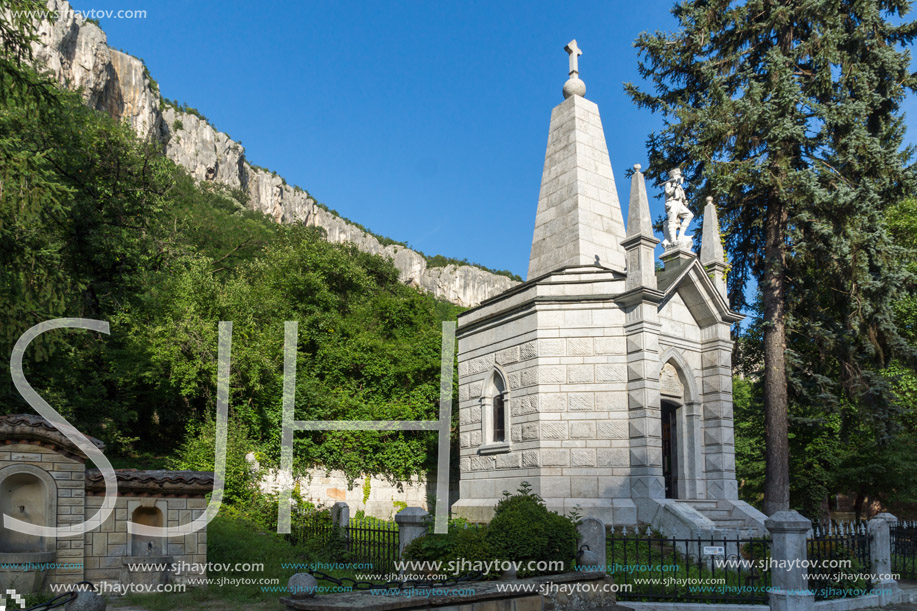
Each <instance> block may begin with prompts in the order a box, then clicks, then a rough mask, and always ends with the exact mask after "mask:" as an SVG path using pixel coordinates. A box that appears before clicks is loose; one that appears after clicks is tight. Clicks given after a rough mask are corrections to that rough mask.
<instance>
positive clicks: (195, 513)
mask: <svg viewBox="0 0 917 611" xmlns="http://www.w3.org/2000/svg"><path fill="white" fill-rule="evenodd" d="M90 440H91V441H92V443H94V444H95V445H96V447H98V448H99V449H103V448H104V444H103V443H102V442H101V441H99V440H97V439H92V438H90ZM116 474H117V482H118V499H117V502H116V504H115V510H114V512H113V513H112V514H111V517H110V518H109V519H108V520H106V521H104V522H103V523H102V524H101V526H99V527H97V528H95V529H94V530H92V531H90V532H87V533H85V534H83V535H78V536H75V537H70V538H59V539H57V540H53V539H51V538H47V537H36V536H33V535H27V534H23V533H19V532H16V531H13V530H9V529H6V528H4V527H3V526H2V524H0V564H17V565H25V567H26V569H27V570H23V568H22V566H19V567H17V568H12V569H0V589H3V590H4V591H5V590H6V589H7V588H14V589H16V590H17V592H19V593H25V592H33V591H38V590H41V589H42V588H44V587H47V586H48V585H49V584H52V583H57V584H69V583H76V582H79V581H82V580H88V581H92V582H94V583H98V582H100V581H110V582H119V583H166V582H171V581H173V580H180V579H183V578H184V577H180V578H174V579H173V577H174V576H173V575H172V574H171V572H170V571H168V570H165V571H157V572H150V571H145V572H135V571H131V570H130V568H129V566H128V564H129V563H133V562H144V563H151V564H152V563H160V564H171V563H181V562H185V563H188V564H189V565H190V564H192V563H198V564H206V562H207V533H206V531H205V530H202V531H199V532H197V533H194V534H191V535H186V536H184V537H174V538H169V539H161V538H151V537H142V536H138V535H131V534H129V533H128V530H127V527H128V522H135V523H139V524H145V525H148V526H178V525H179V524H184V523H187V522H190V521H191V520H193V519H195V518H197V517H199V516H200V515H201V514H202V513H203V512H204V510H205V508H206V506H207V501H206V499H205V495H206V494H208V493H209V492H211V491H212V489H213V473H209V472H194V471H135V470H126V469H120V470H117V471H116ZM104 496H105V482H104V480H103V478H102V474H101V472H100V471H98V470H97V469H87V468H86V457H85V456H83V455H82V453H81V451H80V450H79V449H78V448H77V447H76V446H75V445H74V444H73V443H72V442H71V441H70V440H69V439H67V438H66V437H65V436H64V435H63V434H62V433H61V432H60V431H58V430H57V429H56V428H54V426H52V425H51V424H50V423H49V422H48V421H47V420H45V419H44V418H41V417H39V416H32V415H6V416H0V511H2V513H3V514H5V515H9V516H12V517H14V518H16V519H19V520H21V521H24V522H29V523H31V524H38V525H42V526H51V527H54V526H67V525H70V524H75V523H79V522H83V521H85V520H86V519H87V518H91V517H92V516H93V515H95V513H96V511H98V509H99V508H100V507H101V506H102V501H103V499H104ZM49 563H50V564H53V565H54V566H55V568H51V569H47V568H42V567H47V566H48V565H49ZM199 576H200V574H197V575H192V577H199Z"/></svg>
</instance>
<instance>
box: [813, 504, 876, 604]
mask: <svg viewBox="0 0 917 611" xmlns="http://www.w3.org/2000/svg"><path fill="white" fill-rule="evenodd" d="M806 548H807V549H806V553H807V557H808V561H809V567H808V568H807V569H806V570H805V572H806V573H808V575H809V589H810V590H814V591H815V599H816V600H825V599H829V598H844V597H846V596H847V593H849V592H852V591H863V590H868V589H869V588H870V587H871V585H872V584H871V583H870V582H869V581H868V580H866V579H863V578H862V575H867V574H869V572H870V569H869V566H870V565H869V535H868V532H867V529H866V523H865V522H828V523H826V524H820V525H817V526H816V527H815V528H814V530H813V533H812V536H811V537H809V539H808V541H807V542H806ZM857 576H860V577H859V578H855V577H857Z"/></svg>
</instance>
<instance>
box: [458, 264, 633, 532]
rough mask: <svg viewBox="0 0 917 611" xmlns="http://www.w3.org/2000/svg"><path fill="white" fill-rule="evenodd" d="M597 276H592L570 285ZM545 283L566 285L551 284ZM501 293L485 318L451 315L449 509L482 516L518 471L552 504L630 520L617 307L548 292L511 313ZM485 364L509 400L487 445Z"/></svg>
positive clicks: (623, 359) (517, 478)
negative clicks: (454, 493) (552, 298)
mask: <svg viewBox="0 0 917 611" xmlns="http://www.w3.org/2000/svg"><path fill="white" fill-rule="evenodd" d="M608 276H609V277H611V274H610V273H608ZM566 280H567V281H568V282H571V283H573V285H574V286H577V285H576V282H577V281H579V280H582V278H581V277H580V276H578V275H576V274H571V275H570V276H568V278H566ZM617 284H623V283H617ZM599 286H600V285H599V284H597V283H596V282H595V280H594V279H592V282H590V283H589V284H588V285H587V284H580V285H578V287H577V288H579V289H580V290H589V289H591V290H600V289H599ZM587 287H588V288H587ZM604 288H606V289H607V286H606V287H604ZM533 290H534V289H533ZM549 290H550V291H554V292H560V291H564V292H571V293H572V292H573V291H574V290H576V289H571V288H570V287H569V286H567V285H560V284H558V285H557V286H555V287H553V288H551V289H549ZM509 301H510V303H507V304H497V303H495V304H493V305H492V306H491V307H492V308H493V310H494V313H493V315H492V316H493V323H491V324H487V325H484V324H481V325H478V326H472V325H470V324H469V323H465V322H464V321H460V327H459V334H458V335H459V352H458V362H459V424H460V448H461V449H460V452H461V473H462V481H461V483H460V498H461V501H460V502H459V503H458V504H457V505H456V506H455V507H454V511H455V512H456V513H459V514H460V515H465V516H467V517H469V518H470V519H481V520H486V519H489V517H490V515H491V513H492V506H493V504H494V503H495V502H496V501H497V500H499V498H500V497H501V496H502V493H503V491H504V490H507V491H511V492H513V491H515V490H516V489H517V488H518V487H519V485H520V484H521V483H522V482H523V481H527V482H529V483H530V484H531V485H532V487H533V489H534V491H535V492H536V493H537V494H539V495H541V496H542V498H544V499H545V501H546V503H547V505H548V506H549V507H550V508H551V509H552V510H555V511H558V512H564V513H569V512H570V511H571V510H573V509H574V508H576V507H579V508H580V509H582V510H584V511H586V512H587V513H588V514H590V515H596V516H598V517H601V518H603V519H606V520H607V521H609V522H612V521H615V520H617V521H618V522H619V523H633V522H634V521H635V520H636V513H635V508H634V505H633V503H629V502H627V501H626V499H628V498H629V497H630V479H629V475H630V458H629V454H628V452H629V448H630V439H629V438H630V431H629V428H628V404H627V355H626V341H625V336H624V318H625V314H624V311H623V310H622V309H621V308H620V306H618V305H617V304H616V303H615V302H614V301H613V300H609V299H604V300H589V299H584V300H583V301H582V302H574V301H570V300H562V299H558V300H557V301H556V302H553V303H552V302H546V303H539V304H537V305H533V306H532V307H530V308H528V309H526V310H525V313H524V314H520V313H519V312H518V311H515V308H514V307H513V306H514V304H513V303H512V302H511V300H509ZM500 306H502V307H500ZM488 309H490V308H488V304H485V305H484V306H482V307H481V308H480V309H479V311H480V317H482V318H486V317H487V315H488V314H489V312H488ZM469 322H471V321H469ZM463 327H464V328H463ZM466 329H467V330H466ZM494 371H499V372H500V373H501V375H503V376H504V377H505V378H506V382H507V386H508V390H509V409H510V426H509V448H508V451H504V452H496V453H494V452H491V451H490V449H489V448H488V447H487V445H486V439H485V435H486V427H485V426H483V422H482V421H483V419H484V418H486V417H487V414H486V411H487V410H486V409H484V408H483V407H482V400H481V397H482V393H483V390H484V388H485V385H486V384H487V383H488V380H489V379H490V377H491V376H492V375H493V372H494ZM615 512H617V517H615Z"/></svg>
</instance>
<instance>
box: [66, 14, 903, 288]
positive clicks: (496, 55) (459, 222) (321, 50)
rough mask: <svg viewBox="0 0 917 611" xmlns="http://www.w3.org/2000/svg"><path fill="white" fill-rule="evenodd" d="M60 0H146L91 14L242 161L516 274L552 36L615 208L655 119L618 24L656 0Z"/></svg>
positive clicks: (658, 208) (412, 240) (361, 217)
mask: <svg viewBox="0 0 917 611" xmlns="http://www.w3.org/2000/svg"><path fill="white" fill-rule="evenodd" d="M73 6H74V8H75V9H78V10H88V9H96V10H112V9H113V10H117V9H134V10H138V9H143V10H146V11H147V17H146V18H145V19H101V20H100V21H101V26H102V28H103V29H104V30H105V31H106V33H107V34H108V40H109V44H110V45H111V46H112V47H114V48H120V49H122V50H124V51H125V52H127V53H130V54H132V55H135V56H138V57H141V58H143V59H144V60H145V61H146V64H147V66H148V67H149V70H150V73H151V74H152V75H153V77H154V78H155V79H156V80H157V81H158V82H159V86H160V89H161V91H162V93H163V95H164V96H166V97H169V98H176V99H178V101H180V102H187V103H188V104H189V105H191V106H194V107H195V108H198V109H199V110H201V111H202V112H203V113H204V114H205V115H206V116H207V117H208V118H209V119H210V120H211V121H212V122H213V123H214V124H215V125H216V126H217V127H218V128H219V129H220V130H222V131H225V132H227V133H228V134H229V135H230V136H232V137H233V138H234V139H236V140H241V141H242V144H243V146H244V147H245V149H246V155H247V158H248V159H249V161H250V162H252V163H254V164H257V165H260V166H265V167H267V168H270V169H271V170H275V171H277V172H278V173H279V174H280V175H281V176H283V177H284V178H286V180H287V181H288V182H289V183H291V184H298V185H300V186H302V187H303V188H305V189H306V190H308V191H309V192H310V193H311V194H312V195H313V196H314V197H316V198H317V199H318V200H319V201H321V202H324V203H325V204H327V205H328V206H329V207H331V208H334V209H336V210H337V211H338V212H339V213H340V214H342V215H343V216H345V217H347V218H350V219H352V220H354V221H356V222H358V223H360V224H362V225H364V226H366V227H368V228H369V229H371V230H372V231H374V232H376V233H379V234H382V235H386V236H389V237H391V238H394V239H396V240H401V241H407V242H408V243H409V244H410V245H411V246H412V247H413V248H416V249H419V250H422V251H423V252H425V253H427V254H443V255H446V256H450V257H456V258H459V259H461V258H468V259H469V260H471V261H475V262H478V263H481V264H483V265H486V266H489V267H493V268H498V269H509V270H510V271H512V272H515V273H517V274H519V275H520V276H522V277H523V278H524V277H525V274H526V270H527V267H528V257H529V248H530V245H531V239H532V230H533V227H534V222H535V209H536V206H537V202H538V190H539V186H540V181H541V171H542V165H543V163H544V153H545V145H546V143H547V135H548V123H549V119H550V113H551V109H552V108H553V107H554V106H556V105H557V104H559V103H560V102H561V101H562V100H563V97H562V95H561V87H562V85H563V83H564V81H565V80H566V78H567V55H566V53H565V52H564V50H563V47H564V45H565V44H566V43H567V42H569V41H570V40H571V39H572V38H576V40H577V42H578V44H579V46H580V48H581V49H583V55H582V57H581V58H580V74H581V77H582V79H583V80H584V81H585V83H586V86H587V93H586V97H587V98H588V99H591V100H592V101H594V102H596V103H597V104H598V105H599V109H600V111H601V113H602V121H603V124H604V128H605V137H606V140H607V143H608V149H609V153H610V157H611V163H612V167H613V168H614V170H615V178H616V181H617V187H618V195H619V198H620V199H621V202H622V206H623V207H624V208H625V211H624V212H625V217H626V203H627V198H628V192H629V181H627V180H626V179H625V178H624V174H625V171H626V169H627V168H629V167H630V166H632V165H633V164H634V163H641V164H643V165H644V166H646V163H647V162H646V149H645V143H646V138H647V136H648V135H649V133H650V132H651V131H653V130H655V129H658V128H659V127H660V125H661V121H660V119H659V118H658V117H656V116H654V115H652V114H650V113H649V112H648V111H643V110H638V109H637V108H636V107H635V106H634V105H633V104H632V103H631V102H630V100H629V99H628V98H627V96H626V95H625V94H624V92H623V83H624V82H625V81H637V80H638V76H637V73H636V66H637V53H636V50H635V49H634V48H633V41H634V40H635V39H636V37H637V36H638V35H639V34H640V33H641V32H643V31H647V30H650V31H652V30H656V29H672V28H673V27H674V19H673V18H672V16H671V14H670V12H669V10H670V7H671V6H672V2H671V1H669V0H666V1H661V0H646V1H644V2H641V3H639V4H638V5H635V4H634V3H631V2H619V1H616V0H615V1H611V0H606V1H588V0H583V1H579V2H575V3H572V2H558V1H555V2H544V1H527V2H493V1H488V2H484V1H462V2H458V1H449V2H446V1H439V2H434V1H427V2H419V1H403V2H385V3H382V2H377V3H368V2H352V1H346V0H345V1H333V2H332V1H324V0H322V1H311V0H306V1H304V2H303V1H299V2H274V3H260V4H259V3H252V2H245V3H234V2H221V3H216V2H176V1H171V0H160V1H158V2H155V3H153V2H149V1H148V0H136V1H132V2H123V1H121V2H113V1H102V0H85V1H84V0H74V1H73ZM914 106H915V105H914V103H913V100H911V103H910V104H909V108H914ZM911 134H912V135H914V134H915V132H914V131H913V130H912V131H911ZM910 140H911V141H912V142H913V141H915V139H914V138H910ZM654 191H655V190H654V189H652V188H651V192H653V193H652V194H653V195H655V194H656V193H655V192H654ZM651 205H652V207H653V215H654V216H656V215H658V214H661V212H662V205H661V202H660V201H658V200H653V201H652V202H651Z"/></svg>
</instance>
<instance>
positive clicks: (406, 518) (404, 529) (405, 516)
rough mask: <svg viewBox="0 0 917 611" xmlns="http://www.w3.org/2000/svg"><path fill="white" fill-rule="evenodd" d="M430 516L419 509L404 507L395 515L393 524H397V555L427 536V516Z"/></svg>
mask: <svg viewBox="0 0 917 611" xmlns="http://www.w3.org/2000/svg"><path fill="white" fill-rule="evenodd" d="M429 515H430V514H429V513H427V512H426V511H424V510H423V509H421V508H420V507H406V508H404V509H402V510H401V511H399V512H398V513H396V514H395V523H396V524H398V539H399V543H398V555H399V556H401V554H403V553H404V548H406V547H407V546H408V544H409V543H410V542H411V541H413V540H414V539H417V538H419V537H422V536H424V535H425V534H427V516H429Z"/></svg>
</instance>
